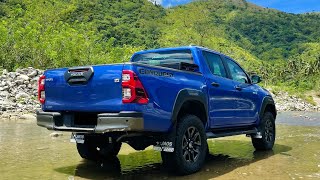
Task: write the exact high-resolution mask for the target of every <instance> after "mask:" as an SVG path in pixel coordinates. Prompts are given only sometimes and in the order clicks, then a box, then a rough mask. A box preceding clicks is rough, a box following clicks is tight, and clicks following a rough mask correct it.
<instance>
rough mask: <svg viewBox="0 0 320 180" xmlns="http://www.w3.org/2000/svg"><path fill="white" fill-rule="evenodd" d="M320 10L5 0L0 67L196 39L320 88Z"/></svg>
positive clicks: (235, 0) (97, 60) (69, 61)
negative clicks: (300, 11)
mask: <svg viewBox="0 0 320 180" xmlns="http://www.w3.org/2000/svg"><path fill="white" fill-rule="evenodd" d="M319 29H320V14H319V13H307V14H288V13H284V12H280V11H276V10H272V9H265V8H261V7H258V6H255V5H253V4H251V3H248V2H246V1H245V0H200V1H195V2H192V3H189V4H186V5H182V6H178V7H174V8H168V9H164V8H163V7H161V6H159V5H155V4H153V3H151V2H149V1H147V0H121V1H119V0H106V1H105V0H81V1H80V0H0V66H1V67H2V68H6V69H9V70H14V69H16V68H18V67H26V66H34V67H36V68H55V67H62V66H78V65H88V64H101V63H115V62H123V61H128V59H129V57H130V56H131V54H132V53H133V52H135V51H138V50H141V49H149V48H157V47H167V46H180V45H189V44H196V45H201V46H206V47H208V48H211V49H215V50H217V51H219V52H222V53H225V54H227V55H229V56H231V57H232V58H234V59H235V60H237V61H239V62H240V63H241V64H242V65H243V66H244V67H245V68H246V69H247V70H248V71H250V72H256V73H258V74H261V75H262V77H263V78H264V80H265V85H278V86H290V87H296V89H297V90H299V91H300V90H302V91H303V90H309V89H320V43H319V42H320V31H319Z"/></svg>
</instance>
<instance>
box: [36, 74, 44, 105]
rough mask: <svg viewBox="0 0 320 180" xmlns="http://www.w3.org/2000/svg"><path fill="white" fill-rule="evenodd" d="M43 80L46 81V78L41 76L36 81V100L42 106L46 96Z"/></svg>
mask: <svg viewBox="0 0 320 180" xmlns="http://www.w3.org/2000/svg"><path fill="white" fill-rule="evenodd" d="M45 80H46V76H44V75H42V76H40V78H39V81H38V99H39V101H40V103H41V104H44V102H45V100H46V94H45V89H44V84H45Z"/></svg>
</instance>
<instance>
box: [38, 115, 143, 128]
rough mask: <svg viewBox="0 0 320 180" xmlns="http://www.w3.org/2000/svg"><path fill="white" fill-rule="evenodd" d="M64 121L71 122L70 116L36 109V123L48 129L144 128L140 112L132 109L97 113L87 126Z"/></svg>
mask: <svg viewBox="0 0 320 180" xmlns="http://www.w3.org/2000/svg"><path fill="white" fill-rule="evenodd" d="M66 121H70V122H72V121H73V119H72V116H64V115H63V114H61V113H59V112H43V111H41V110H40V111H37V125H38V126H41V127H45V128H47V129H49V130H57V131H69V132H91V133H106V132H113V131H143V129H144V122H143V117H142V113H140V112H134V111H122V112H119V113H101V114H98V115H97V124H96V125H94V126H88V127H85V126H83V125H81V127H79V126H77V125H74V124H73V123H65V122H66ZM58 122H60V123H58ZM61 122H62V124H61Z"/></svg>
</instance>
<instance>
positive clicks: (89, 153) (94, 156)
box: [77, 136, 121, 161]
mask: <svg viewBox="0 0 320 180" xmlns="http://www.w3.org/2000/svg"><path fill="white" fill-rule="evenodd" d="M120 149H121V143H117V142H113V143H108V141H107V139H106V138H103V137H95V136H89V137H88V136H85V141H84V143H83V144H81V143H77V150H78V153H79V155H80V156H81V157H82V158H84V159H87V160H92V161H97V160H103V159H108V158H111V157H114V156H116V155H118V153H119V151H120Z"/></svg>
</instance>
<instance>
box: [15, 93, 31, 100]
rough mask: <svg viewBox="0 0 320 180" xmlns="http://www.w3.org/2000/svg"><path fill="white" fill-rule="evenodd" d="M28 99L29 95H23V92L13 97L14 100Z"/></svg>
mask: <svg viewBox="0 0 320 180" xmlns="http://www.w3.org/2000/svg"><path fill="white" fill-rule="evenodd" d="M29 97H30V95H29V94H27V93H25V92H19V93H18V94H17V95H16V96H15V98H16V99H20V98H29Z"/></svg>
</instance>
